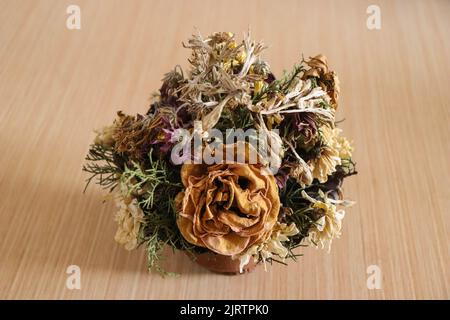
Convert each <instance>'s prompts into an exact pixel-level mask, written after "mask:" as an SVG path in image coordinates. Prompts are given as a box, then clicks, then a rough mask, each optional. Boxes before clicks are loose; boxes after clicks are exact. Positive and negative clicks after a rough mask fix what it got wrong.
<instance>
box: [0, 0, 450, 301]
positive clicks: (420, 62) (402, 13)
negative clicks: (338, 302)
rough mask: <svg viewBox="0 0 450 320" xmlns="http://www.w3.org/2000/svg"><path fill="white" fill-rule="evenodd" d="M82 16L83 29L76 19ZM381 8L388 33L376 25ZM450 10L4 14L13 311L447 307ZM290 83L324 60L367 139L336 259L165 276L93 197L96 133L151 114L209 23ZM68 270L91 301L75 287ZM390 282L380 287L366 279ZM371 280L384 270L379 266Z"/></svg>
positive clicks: (172, 5) (273, 8) (282, 5)
mask: <svg viewBox="0 0 450 320" xmlns="http://www.w3.org/2000/svg"><path fill="white" fill-rule="evenodd" d="M71 4H77V5H78V6H79V7H80V8H81V29H80V30H69V29H67V28H66V19H67V17H68V14H67V13H66V8H67V7H68V6H69V5H71ZM370 4H377V5H378V6H379V7H380V9H381V29H380V30H369V29H368V28H367V27H366V20H367V18H368V16H369V15H368V14H367V13H366V9H367V7H368V6H369V5H370ZM449 13H450V2H449V1H378V0H370V1H345V2H341V1H339V2H338V1H280V2H279V1H245V2H244V1H230V0H227V1H197V0H196V1H137V0H133V1H112V0H101V1H100V0H99V1H82V0H76V1H75V0H70V1H65V0H61V1H56V0H55V1H45V0H41V1H35V0H26V1H24V0H20V1H15V0H10V1H4V0H1V1H0V39H1V41H0V132H1V135H0V152H1V155H0V168H1V169H0V298H4V299H23V298H32V299H37V298H41V299H103V298H111V299H119V298H120V299H138V298H139V299H166V298H169V299H170V298H171V299H185V298H188V299H205V298H206V299H209V298H210V299H222V298H227V299H232V298H235V299H316V298H322V299H335V298H337V299H424V298H443V299H449V298H450V268H449V267H450V263H449V262H450V258H449V242H450V210H449V207H450V188H449V181H450V166H449V164H450V161H449V160H450V159H449V158H450V157H449V156H450V149H449V137H450V130H449V123H450V122H449V110H450V108H449V107H450V90H449V89H450V88H449V74H450V41H449V40H450V19H448V15H449ZM249 26H250V27H251V29H252V34H253V36H254V38H256V39H263V40H264V42H265V43H266V44H268V45H270V48H269V49H268V50H267V51H266V52H265V54H264V56H265V57H266V58H267V60H268V61H269V62H270V63H271V66H272V68H273V70H275V72H276V73H277V74H280V73H281V72H282V70H283V69H289V68H291V66H292V65H293V64H294V63H295V62H296V61H298V60H299V59H300V57H301V54H302V53H303V54H304V55H305V57H308V56H312V55H315V54H317V53H323V54H325V55H326V56H328V59H329V62H330V64H331V66H332V67H333V68H334V69H335V70H336V71H337V72H338V74H339V77H340V79H341V92H342V94H341V104H340V108H339V110H338V115H337V118H338V119H343V118H345V119H346V120H345V122H344V123H343V124H342V127H343V128H344V132H345V134H346V135H347V136H348V137H350V139H352V140H353V141H354V145H355V146H356V151H355V153H354V158H355V160H356V161H357V168H358V171H359V174H358V175H357V176H355V177H351V178H349V179H348V180H347V181H346V184H345V188H344V189H345V193H346V195H347V196H348V197H349V198H351V199H353V200H356V201H357V204H356V206H354V207H353V208H350V209H349V210H348V211H347V215H346V219H345V221H344V229H343V235H342V237H341V239H339V240H337V241H335V242H334V244H333V250H332V251H331V253H329V254H327V252H326V251H322V250H316V249H313V248H311V249H306V250H304V252H303V253H304V254H305V256H304V257H302V258H301V259H300V261H299V262H298V263H291V264H290V265H289V266H288V267H284V266H281V265H274V266H273V267H271V268H269V270H268V272H265V271H264V270H263V268H259V269H258V270H257V271H255V272H254V273H251V274H249V275H246V276H235V277H230V276H222V275H216V274H211V273H207V272H205V271H203V270H202V269H200V268H199V267H198V266H197V265H195V264H194V263H192V262H191V261H190V260H189V259H188V258H187V257H185V256H184V255H183V254H175V255H169V258H168V259H167V261H166V263H165V265H166V266H167V267H168V268H170V269H171V270H173V271H177V272H180V273H181V276H180V277H177V278H166V279H162V278H161V277H160V276H159V275H158V274H155V273H148V272H147V271H146V261H145V254H144V252H143V251H140V250H139V251H134V252H127V251H125V250H124V249H122V248H121V247H120V246H119V245H117V244H116V243H115V242H114V240H113V236H114V233H115V222H114V221H113V219H112V215H113V212H114V210H115V206H114V204H113V203H106V204H103V203H102V199H103V198H102V197H103V193H102V191H101V190H100V189H99V188H96V187H93V188H89V189H88V192H87V193H86V194H83V192H82V191H83V187H84V179H85V178H86V175H85V174H83V173H82V171H81V166H82V164H83V160H84V156H85V154H86V152H87V150H88V145H89V143H90V142H91V140H92V139H93V137H94V133H93V132H92V129H94V128H99V127H101V126H103V125H104V124H108V123H110V122H111V121H112V120H113V118H114V116H115V112H116V110H118V109H123V110H125V111H126V112H129V113H135V112H144V111H145V110H146V107H147V105H148V99H149V96H150V93H151V92H152V91H154V90H156V89H158V88H159V86H160V79H161V78H162V76H163V74H164V73H165V72H167V71H168V70H170V69H171V68H173V67H174V66H175V65H176V64H181V65H182V66H186V65H187V62H186V59H187V58H188V55H189V51H188V50H187V49H183V48H182V47H181V42H182V41H183V40H186V39H187V38H188V37H189V36H190V35H191V34H192V33H194V32H195V29H194V28H195V27H197V28H198V29H199V30H200V31H201V33H202V34H204V35H207V34H209V33H211V32H213V31H232V32H235V33H236V34H237V35H238V36H239V38H241V35H242V33H243V32H244V31H246V30H247V28H248V27H249ZM69 265H77V266H79V267H80V270H81V289H80V290H69V289H68V288H67V287H66V279H67V277H68V276H69V275H68V274H67V273H66V270H67V267H68V266H69ZM371 265H376V266H378V267H379V268H380V270H381V272H382V287H381V289H369V288H368V287H367V278H368V277H369V274H367V270H368V267H369V266H371ZM369 270H370V269H369Z"/></svg>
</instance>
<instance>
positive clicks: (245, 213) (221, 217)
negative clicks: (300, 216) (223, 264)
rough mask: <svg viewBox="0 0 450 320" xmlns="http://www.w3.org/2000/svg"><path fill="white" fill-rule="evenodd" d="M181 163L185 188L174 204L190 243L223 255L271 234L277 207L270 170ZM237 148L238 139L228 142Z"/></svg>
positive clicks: (234, 251)
mask: <svg viewBox="0 0 450 320" xmlns="http://www.w3.org/2000/svg"><path fill="white" fill-rule="evenodd" d="M246 147H247V148H246V151H245V153H246V154H245V162H243V163H237V162H234V163H222V164H214V165H206V164H184V165H183V167H182V169H181V179H182V182H183V185H184V186H185V188H186V189H185V190H184V191H183V192H180V193H179V194H178V195H177V197H176V199H175V204H176V207H177V210H178V213H179V214H178V219H177V224H178V227H179V229H180V231H181V234H182V235H183V237H184V238H185V239H186V240H187V241H188V242H190V243H192V244H194V245H197V246H200V247H206V248H208V249H210V250H211V251H214V252H216V253H218V254H222V255H228V256H232V255H237V254H240V253H242V252H244V251H245V250H246V249H247V248H249V247H251V246H253V245H255V244H258V243H261V242H264V241H266V240H267V239H268V237H270V235H271V232H272V228H273V226H274V225H275V223H276V221H277V218H278V213H279V210H280V199H279V195H278V187H277V184H276V181H275V178H274V177H273V175H271V174H270V173H269V172H263V170H264V167H263V166H262V165H261V164H259V163H256V164H249V163H248V160H249V155H248V144H246ZM226 148H227V150H228V149H234V150H237V149H236V144H233V145H227V146H226Z"/></svg>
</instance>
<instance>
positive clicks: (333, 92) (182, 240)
mask: <svg viewBox="0 0 450 320" xmlns="http://www.w3.org/2000/svg"><path fill="white" fill-rule="evenodd" d="M184 47H186V48H189V49H190V50H191V51H192V55H191V57H190V59H189V63H190V68H189V71H188V73H187V74H185V73H183V71H182V70H181V68H180V67H179V66H177V67H175V68H174V70H172V71H170V72H169V73H167V74H166V75H165V77H164V79H163V84H162V86H161V88H160V89H159V92H158V93H157V94H154V96H153V101H152V103H151V105H150V107H149V109H148V110H147V112H146V113H145V114H137V115H134V116H133V115H127V114H124V113H122V112H121V111H119V112H118V114H117V118H116V119H115V121H114V122H113V124H111V125H110V126H106V127H104V128H103V129H102V130H99V131H97V136H96V138H95V140H94V142H93V144H92V145H91V146H90V149H89V153H88V155H87V157H86V161H87V162H86V164H85V166H84V167H83V170H84V171H86V172H88V173H89V174H90V176H89V178H88V179H87V185H88V184H89V183H90V182H91V181H93V180H94V181H95V182H96V183H97V184H99V185H100V186H102V187H104V188H106V189H108V190H109V192H111V193H112V194H113V195H114V199H115V201H116V202H117V205H118V211H117V212H116V215H115V220H116V221H117V225H118V229H117V232H116V235H115V240H116V241H117V242H118V243H120V244H121V245H123V246H124V247H125V248H126V249H127V250H133V249H135V248H137V247H139V246H143V247H144V248H145V249H146V252H147V256H148V266H149V268H151V269H155V270H157V271H159V272H162V273H166V272H165V271H164V270H163V269H162V268H161V265H160V260H161V258H162V254H163V253H162V250H163V248H164V247H165V246H170V247H172V248H173V249H176V250H182V251H185V252H186V253H187V254H189V255H190V256H192V257H194V258H195V257H202V256H204V255H205V254H206V255H209V256H213V257H214V256H217V257H219V258H220V259H219V260H217V261H219V262H217V261H216V263H215V264H216V265H215V267H211V269H212V270H215V271H220V272H239V271H240V272H242V271H244V270H248V268H246V267H248V266H249V265H254V264H255V263H263V264H264V265H266V264H267V263H272V262H281V263H286V261H287V259H293V260H296V258H297V256H299V255H298V254H296V253H294V249H295V248H297V247H299V246H307V245H313V246H319V247H325V248H327V249H329V248H330V245H331V242H332V240H333V239H334V238H337V237H339V235H340V233H341V226H342V219H343V217H344V210H343V209H342V207H346V206H349V205H351V204H352V202H351V201H347V200H344V199H343V194H342V190H341V185H342V181H343V179H344V178H345V177H348V176H350V175H353V174H355V173H356V171H355V166H354V162H353V161H352V151H353V149H352V147H351V144H350V143H349V141H348V140H347V139H346V138H345V137H343V136H342V130H341V129H339V128H337V127H336V121H335V112H336V109H337V107H338V98H339V81H338V78H337V76H336V74H335V72H333V71H331V70H330V69H329V67H328V63H327V59H326V58H325V56H323V55H318V56H315V57H313V58H310V59H308V60H306V61H305V60H303V59H302V61H301V62H300V63H299V64H298V65H296V66H294V68H293V70H292V71H291V72H290V73H285V74H284V75H283V76H282V77H280V78H276V77H275V75H274V74H273V73H272V72H271V70H270V67H269V64H268V63H267V62H266V61H264V60H263V59H262V58H261V52H262V51H263V49H264V48H265V47H264V46H263V44H262V43H257V42H254V41H252V40H251V39H250V37H249V35H247V36H245V38H244V40H243V41H242V42H240V43H239V42H238V41H237V40H236V39H235V37H234V35H233V34H232V33H229V32H220V33H214V34H213V35H211V36H209V37H207V38H203V37H202V36H201V35H194V36H192V37H191V38H190V39H189V41H188V42H187V44H184ZM230 129H234V130H235V131H233V134H234V135H232V133H230V132H232V131H230ZM239 130H240V131H239ZM236 132H238V134H236ZM230 136H231V138H232V139H231V140H230V139H229V138H230ZM242 137H243V139H239V138H242ZM261 146H262V147H261ZM228 154H232V156H233V158H232V159H231V160H232V161H229V160H230V159H228V158H226V157H225V156H224V155H228ZM252 154H255V155H256V156H255V157H253V159H251V158H252ZM204 156H207V157H206V158H207V159H206V160H207V161H206V160H205V158H204ZM225 159H226V161H225ZM211 160H214V161H211ZM251 160H252V161H251ZM87 185H86V187H87ZM338 207H339V209H338ZM200 260H202V259H200ZM203 261H204V259H203ZM227 261H228V262H230V263H231V261H233V263H231V264H230V265H232V267H231V269H230V268H228V267H225V264H227V265H228V262H227ZM206 265H208V263H206ZM221 266H223V268H222V267H221ZM233 268H234V269H236V270H234V269H233Z"/></svg>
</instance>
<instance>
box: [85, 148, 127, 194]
mask: <svg viewBox="0 0 450 320" xmlns="http://www.w3.org/2000/svg"><path fill="white" fill-rule="evenodd" d="M85 160H86V164H85V165H83V171H85V172H87V173H89V174H90V176H89V178H87V179H86V186H85V188H84V191H86V189H87V187H88V186H89V184H90V183H91V181H92V180H94V181H95V182H96V183H97V184H98V185H100V186H101V187H103V188H105V189H109V190H110V191H112V190H113V189H114V188H115V187H116V186H117V176H118V175H119V174H120V173H121V170H120V168H119V167H118V166H117V164H116V163H115V154H114V151H113V149H112V148H106V147H104V146H101V145H98V144H92V145H91V146H90V147H89V152H88V154H87V156H86V158H85Z"/></svg>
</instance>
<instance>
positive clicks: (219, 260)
mask: <svg viewBox="0 0 450 320" xmlns="http://www.w3.org/2000/svg"><path fill="white" fill-rule="evenodd" d="M194 261H195V262H196V263H197V264H199V265H200V266H202V267H203V268H205V269H208V270H209V271H212V272H215V273H222V274H229V275H238V274H244V273H247V272H250V271H252V270H253V269H255V267H256V266H257V263H255V262H253V259H250V262H249V263H248V264H247V265H246V266H245V267H244V269H243V273H240V272H239V260H238V259H236V260H233V259H232V258H231V257H230V256H223V255H220V254H215V253H212V252H206V253H201V254H198V255H197V256H196V259H195V260H194Z"/></svg>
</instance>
